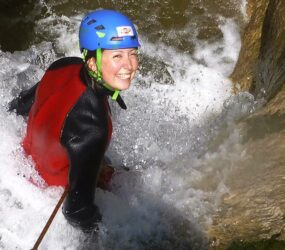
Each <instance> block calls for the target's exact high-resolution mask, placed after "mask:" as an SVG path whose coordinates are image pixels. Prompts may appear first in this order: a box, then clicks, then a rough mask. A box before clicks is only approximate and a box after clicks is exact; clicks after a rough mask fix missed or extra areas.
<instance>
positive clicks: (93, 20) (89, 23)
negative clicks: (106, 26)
mask: <svg viewBox="0 0 285 250" xmlns="http://www.w3.org/2000/svg"><path fill="white" fill-rule="evenodd" d="M93 23H96V20H95V19H91V20H90V21H89V22H88V23H87V25H91V24H93Z"/></svg>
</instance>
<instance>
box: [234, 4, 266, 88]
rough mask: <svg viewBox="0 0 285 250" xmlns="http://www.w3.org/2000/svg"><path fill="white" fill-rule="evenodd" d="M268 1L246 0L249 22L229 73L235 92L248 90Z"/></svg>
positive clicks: (257, 53)
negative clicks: (235, 60) (230, 73)
mask: <svg viewBox="0 0 285 250" xmlns="http://www.w3.org/2000/svg"><path fill="white" fill-rule="evenodd" d="M268 3H269V0H261V1H257V0H249V1H248V8H247V15H248V16H249V23H248V25H247V27H246V28H245V30H244V34H243V38H242V47H241V50H240V55H239V59H238V61H237V64H236V67H235V69H234V71H233V73H232V75H231V78H232V80H233V82H234V91H235V92H236V93H237V92H238V91H246V90H249V89H250V87H251V85H252V81H253V72H254V70H255V67H256V61H257V59H258V56H259V54H260V47H261V33H262V27H263V22H264V16H265V12H266V9H267V6H268Z"/></svg>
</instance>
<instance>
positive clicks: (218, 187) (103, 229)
mask: <svg viewBox="0 0 285 250" xmlns="http://www.w3.org/2000/svg"><path fill="white" fill-rule="evenodd" d="M50 19H52V20H49V19H44V20H41V21H40V22H41V23H40V26H41V27H42V26H44V24H45V25H46V27H47V29H48V30H49V31H50V32H51V33H53V34H54V36H55V37H56V39H55V45H54V46H55V49H56V51H57V53H62V54H65V55H79V54H78V45H77V28H78V24H79V21H80V19H81V17H80V16H76V17H72V18H67V17H60V18H59V17H56V16H52V17H50ZM54 19H56V20H57V23H58V24H57V25H55V26H54V27H52V26H50V25H47V24H49V23H50V22H52V21H53V20H54ZM220 28H221V31H222V33H223V37H224V39H223V40H221V41H219V42H215V43H212V44H208V43H200V42H198V41H197V43H196V50H195V53H194V54H193V55H192V56H191V55H188V54H182V53H180V52H178V51H176V50H175V49H174V48H172V47H169V46H166V45H164V44H161V43H159V44H152V43H150V42H148V41H147V40H146V39H142V51H141V53H142V55H143V56H144V57H147V58H148V60H156V61H159V62H163V65H164V73H165V75H163V74H160V72H155V71H156V70H157V69H156V68H152V69H148V70H149V73H148V74H142V73H141V74H140V73H139V74H138V76H137V80H136V81H134V84H133V85H132V87H131V89H130V90H128V91H126V92H125V93H123V96H124V99H125V102H126V104H127V106H128V110H127V111H123V110H120V109H119V108H118V106H117V105H116V104H115V103H112V108H113V122H114V128H115V131H114V134H113V141H112V144H111V146H110V148H109V151H108V154H109V155H110V157H111V158H112V159H113V161H114V162H115V163H116V164H124V165H126V166H128V167H129V168H130V171H128V172H124V171H120V170H119V171H118V174H117V175H116V176H115V177H114V180H113V191H112V192H103V191H102V190H99V189H98V190H97V193H96V202H97V204H98V206H99V208H100V210H101V212H102V215H103V221H102V223H101V224H100V225H99V226H100V230H99V233H98V234H97V235H96V236H95V235H94V236H93V237H91V238H90V239H89V240H86V238H85V236H84V235H83V234H82V233H81V232H80V231H78V230H77V229H74V228H72V227H71V226H69V225H68V224H67V222H66V221H65V220H64V218H63V216H62V214H61V213H60V212H59V213H58V214H57V216H56V218H55V220H54V222H53V224H52V225H51V228H50V230H49V231H48V234H47V235H46V237H45V238H44V240H43V242H42V245H41V249H82V246H84V247H85V248H84V249H95V246H96V247H97V248H96V249H145V247H146V248H147V249H189V248H190V249H191V248H193V249H206V248H207V238H206V235H205V233H204V231H203V229H204V226H205V225H206V224H207V223H211V213H212V211H213V209H215V207H216V204H217V202H218V201H219V197H220V196H221V195H222V194H224V193H225V192H226V190H227V188H226V186H225V185H224V184H223V175H224V174H226V172H227V171H228V170H227V169H228V167H230V166H229V165H230V162H231V161H230V160H229V159H230V158H231V159H233V158H234V157H235V156H238V155H240V153H241V149H240V148H239V147H238V145H237V146H232V145H234V144H235V143H237V142H238V141H239V136H238V133H233V134H232V135H231V136H230V137H229V138H227V139H226V141H225V142H224V143H223V144H222V145H221V146H220V147H219V148H218V149H217V150H216V151H215V152H214V153H211V152H208V153H205V151H207V145H208V143H209V141H210V140H211V136H213V134H214V133H215V131H216V130H218V129H219V127H220V125H221V124H226V123H227V122H228V121H230V120H231V119H234V118H232V117H233V116H235V117H238V116H239V115H241V114H243V113H246V112H248V110H249V108H250V107H252V104H253V103H254V101H253V100H252V99H251V97H250V96H249V95H247V94H244V95H243V96H240V97H239V98H230V96H231V82H230V80H229V79H228V78H227V75H228V74H229V73H230V72H231V70H232V69H233V66H234V64H235V62H236V60H237V55H238V51H239V48H240V39H239V35H238V31H237V26H236V24H235V22H234V21H233V20H231V19H223V20H222V19H221V26H220ZM54 46H52V45H51V43H42V44H39V45H36V46H32V47H31V48H30V49H29V50H27V51H23V52H15V53H13V54H10V53H4V52H1V54H0V94H1V105H0V118H1V119H0V135H1V138H2V139H1V142H0V211H1V215H0V248H3V249H30V248H31V247H32V246H33V244H34V243H35V241H36V240H37V237H38V236H39V233H40V232H41V230H42V228H43V226H44V225H45V223H46V221H47V219H48V217H49V215H50V214H51V211H52V210H53V208H54V206H55V204H56V203H57V201H58V199H59V197H60V195H61V193H62V191H63V190H62V188H58V187H45V186H44V184H43V183H42V186H43V188H42V189H40V188H37V187H36V186H34V185H33V184H31V182H29V181H28V180H29V179H30V178H33V179H37V180H38V181H39V182H40V177H39V176H38V175H37V173H36V172H35V170H34V169H33V162H32V161H31V159H29V158H27V157H26V156H25V155H24V153H23V150H22V148H21V145H20V144H21V140H22V138H23V136H24V133H25V126H26V121H25V120H24V119H23V118H22V117H19V116H16V115H15V114H13V113H12V114H11V113H8V112H7V111H6V108H7V104H8V102H9V101H10V100H11V99H12V98H13V97H14V96H16V95H17V94H18V93H19V92H20V91H21V90H22V89H26V88H28V87H30V86H32V85H33V84H34V83H36V82H37V81H38V80H39V79H40V78H41V76H42V75H43V72H44V69H45V68H47V66H48V65H49V64H50V63H51V62H52V61H53V60H55V59H56V53H55V51H54ZM155 74H158V75H160V80H157V79H154V78H153V75H155ZM168 78H170V79H171V82H172V84H165V82H164V80H165V79H168ZM229 98H230V99H229ZM225 101H226V102H225ZM232 111H234V112H232ZM233 113H234V114H235V115H233ZM233 147H234V148H235V151H234V152H231V153H229V152H228V151H227V150H228V148H233ZM221 159H222V160H221ZM207 177H209V178H208V179H207ZM204 179H207V180H208V185H207V183H205V182H204V181H203V180H204Z"/></svg>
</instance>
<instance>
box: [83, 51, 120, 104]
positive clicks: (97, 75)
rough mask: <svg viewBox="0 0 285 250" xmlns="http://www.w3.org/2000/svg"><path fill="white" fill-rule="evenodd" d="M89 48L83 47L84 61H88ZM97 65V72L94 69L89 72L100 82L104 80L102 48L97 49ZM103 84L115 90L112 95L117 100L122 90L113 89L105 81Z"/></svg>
mask: <svg viewBox="0 0 285 250" xmlns="http://www.w3.org/2000/svg"><path fill="white" fill-rule="evenodd" d="M87 52H88V51H87V50H86V49H83V52H82V53H83V61H84V62H85V61H86V56H87ZM96 66H97V72H94V71H92V70H88V74H89V75H90V76H91V77H93V78H94V79H96V80H97V81H99V82H102V49H100V48H99V49H97V50H96ZM103 86H104V87H105V88H107V89H109V90H111V91H114V94H113V95H112V100H117V98H118V96H119V94H120V90H117V89H113V88H112V87H111V86H109V85H108V84H107V83H103Z"/></svg>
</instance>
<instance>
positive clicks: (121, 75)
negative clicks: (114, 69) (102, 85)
mask: <svg viewBox="0 0 285 250" xmlns="http://www.w3.org/2000/svg"><path fill="white" fill-rule="evenodd" d="M117 77H118V78H120V79H122V80H125V79H130V78H131V74H118V75H117Z"/></svg>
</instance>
